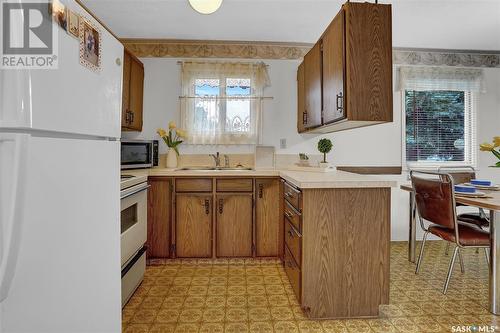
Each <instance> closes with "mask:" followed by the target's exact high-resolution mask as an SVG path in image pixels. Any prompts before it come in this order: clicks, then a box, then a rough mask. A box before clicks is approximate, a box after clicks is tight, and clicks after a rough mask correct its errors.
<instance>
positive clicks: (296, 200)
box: [284, 182, 302, 212]
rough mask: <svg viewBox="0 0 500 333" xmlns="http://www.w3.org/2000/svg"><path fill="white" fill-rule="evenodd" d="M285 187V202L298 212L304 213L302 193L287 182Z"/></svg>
mask: <svg viewBox="0 0 500 333" xmlns="http://www.w3.org/2000/svg"><path fill="white" fill-rule="evenodd" d="M284 185H285V187H284V195H285V200H286V201H288V202H289V203H290V204H291V205H292V206H293V207H294V208H295V209H296V210H297V211H299V212H302V192H300V190H299V189H296V188H295V187H293V186H292V185H290V184H288V183H287V182H285V184H284Z"/></svg>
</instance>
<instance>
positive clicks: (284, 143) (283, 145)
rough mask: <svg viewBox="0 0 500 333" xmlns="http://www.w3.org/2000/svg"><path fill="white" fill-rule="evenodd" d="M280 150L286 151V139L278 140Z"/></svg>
mask: <svg viewBox="0 0 500 333" xmlns="http://www.w3.org/2000/svg"><path fill="white" fill-rule="evenodd" d="M280 149H286V139H280Z"/></svg>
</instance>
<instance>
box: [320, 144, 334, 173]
mask: <svg viewBox="0 0 500 333" xmlns="http://www.w3.org/2000/svg"><path fill="white" fill-rule="evenodd" d="M332 147H333V144H332V141H331V140H330V139H326V138H323V139H321V140H319V141H318V150H319V152H320V153H323V161H322V162H319V166H320V168H327V167H328V162H327V161H326V154H328V153H329V152H330V151H332Z"/></svg>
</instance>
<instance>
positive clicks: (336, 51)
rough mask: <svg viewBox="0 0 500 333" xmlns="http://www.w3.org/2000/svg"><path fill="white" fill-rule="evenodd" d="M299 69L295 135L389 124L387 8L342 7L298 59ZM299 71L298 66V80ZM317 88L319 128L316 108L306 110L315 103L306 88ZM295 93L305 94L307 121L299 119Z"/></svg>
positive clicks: (389, 26)
mask: <svg viewBox="0 0 500 333" xmlns="http://www.w3.org/2000/svg"><path fill="white" fill-rule="evenodd" d="M318 48H319V50H320V54H319V55H318V54H317V53H318ZM313 59H314V60H313ZM315 61H317V62H318V63H315ZM301 66H304V69H303V70H304V72H305V74H304V77H305V83H304V85H303V86H304V88H303V89H304V92H302V93H301V92H300V89H301V85H300V82H299V86H298V89H299V94H298V95H299V106H298V111H297V113H298V115H297V117H298V122H299V126H298V131H299V132H300V133H302V132H305V131H308V132H312V133H327V132H335V131H340V130H345V129H349V128H355V127H362V126H368V125H374V124H378V123H383V122H391V121H392V117H393V110H392V108H393V99H392V23H391V5H380V4H371V3H355V2H348V3H346V4H344V5H343V6H342V9H341V10H340V12H339V13H338V14H337V15H336V16H335V18H334V20H333V21H332V23H331V24H330V25H329V26H328V28H327V30H326V31H325V32H324V34H323V35H322V36H321V38H320V40H319V42H318V43H316V45H315V46H314V47H313V49H311V51H310V52H309V53H308V54H307V55H306V56H305V57H304V62H303V65H301ZM308 68H309V70H308ZM311 68H313V69H311ZM317 68H320V74H321V75H317V74H315V73H316V70H317ZM301 70H302V69H301V68H300V67H299V70H298V76H300V74H299V73H300V71H301ZM309 71H310V72H311V73H310V74H309V76H308V72H309ZM308 78H309V79H308ZM312 81H314V82H312ZM318 86H319V87H320V90H319V95H320V97H319V98H320V100H321V103H320V105H321V112H320V118H321V119H320V122H319V124H317V122H318V121H317V114H316V112H317V108H315V107H314V108H311V107H312V105H316V102H315V101H316V99H317V93H314V92H315V91H316V90H315V89H314V88H312V87H318ZM301 94H304V95H305V100H306V102H305V111H306V113H307V119H304V109H303V108H302V107H301V105H300V96H301ZM308 99H309V102H308ZM300 120H302V121H303V122H304V120H305V121H306V122H307V123H309V124H308V126H306V125H303V126H300Z"/></svg>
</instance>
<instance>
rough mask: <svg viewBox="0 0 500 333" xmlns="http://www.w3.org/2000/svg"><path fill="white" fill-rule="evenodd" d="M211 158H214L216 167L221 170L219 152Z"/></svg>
mask: <svg viewBox="0 0 500 333" xmlns="http://www.w3.org/2000/svg"><path fill="white" fill-rule="evenodd" d="M209 156H212V157H213V158H214V161H215V167H216V168H220V154H219V152H217V153H216V154H210V155H209Z"/></svg>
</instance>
